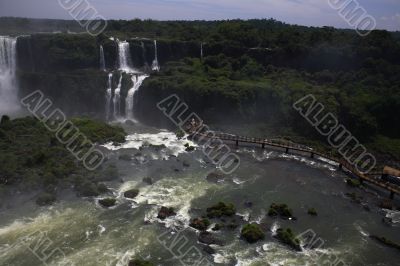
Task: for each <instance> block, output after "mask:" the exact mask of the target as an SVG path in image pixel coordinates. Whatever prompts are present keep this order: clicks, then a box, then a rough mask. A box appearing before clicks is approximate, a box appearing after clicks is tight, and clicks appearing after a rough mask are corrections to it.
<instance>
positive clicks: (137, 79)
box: [125, 75, 148, 120]
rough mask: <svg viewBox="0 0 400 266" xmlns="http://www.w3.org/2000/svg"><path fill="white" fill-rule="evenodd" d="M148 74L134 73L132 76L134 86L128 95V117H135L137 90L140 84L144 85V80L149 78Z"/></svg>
mask: <svg viewBox="0 0 400 266" xmlns="http://www.w3.org/2000/svg"><path fill="white" fill-rule="evenodd" d="M147 77H148V76H147V75H133V76H132V82H133V86H132V88H131V89H130V90H129V91H128V95H127V96H126V100H125V101H126V108H125V109H126V118H127V119H132V120H135V119H134V115H133V106H134V102H135V101H134V100H135V99H134V98H135V94H136V92H137V91H138V90H139V88H140V86H141V85H142V83H143V81H144V80H145V79H146V78H147Z"/></svg>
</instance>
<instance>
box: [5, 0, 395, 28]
mask: <svg viewBox="0 0 400 266" xmlns="http://www.w3.org/2000/svg"><path fill="white" fill-rule="evenodd" d="M59 1H60V2H63V3H71V2H78V1H87V2H89V3H90V4H91V5H92V6H93V7H94V8H95V9H96V11H97V12H98V13H99V14H100V15H101V16H103V17H105V18H106V19H134V18H141V19H148V18H150V19H156V20H220V19H236V18H241V19H250V18H274V19H277V20H279V21H283V22H286V23H290V24H298V25H306V26H334V27H338V28H351V26H350V25H349V24H348V23H347V22H346V20H345V19H343V18H342V17H341V16H340V15H339V12H338V11H337V10H335V9H333V8H332V7H331V6H330V4H329V3H330V2H337V1H352V2H353V3H358V4H359V6H360V7H362V8H364V9H365V11H366V13H367V14H368V15H371V16H372V17H373V18H374V19H375V20H376V22H377V28H379V29H387V30H392V31H394V30H399V31H400V0H0V17H1V16H13V17H29V18H52V19H72V17H71V16H70V14H69V12H68V10H65V9H63V8H62V6H61V5H60V4H59Z"/></svg>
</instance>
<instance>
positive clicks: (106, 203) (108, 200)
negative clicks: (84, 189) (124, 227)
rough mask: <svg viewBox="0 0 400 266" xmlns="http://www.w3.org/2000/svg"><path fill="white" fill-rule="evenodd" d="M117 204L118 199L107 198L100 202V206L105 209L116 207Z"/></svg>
mask: <svg viewBox="0 0 400 266" xmlns="http://www.w3.org/2000/svg"><path fill="white" fill-rule="evenodd" d="M116 203H117V200H116V199H113V198H105V199H101V200H99V204H100V205H101V206H103V207H106V208H110V207H112V206H115V204H116Z"/></svg>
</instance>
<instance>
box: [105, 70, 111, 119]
mask: <svg viewBox="0 0 400 266" xmlns="http://www.w3.org/2000/svg"><path fill="white" fill-rule="evenodd" d="M112 77H113V74H112V73H110V74H108V84H107V91H106V120H107V121H108V120H110V108H111V98H112Z"/></svg>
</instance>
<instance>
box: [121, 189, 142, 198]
mask: <svg viewBox="0 0 400 266" xmlns="http://www.w3.org/2000/svg"><path fill="white" fill-rule="evenodd" d="M137 195H139V189H136V188H134V189H130V190H127V191H125V192H124V197H125V198H128V199H134V198H136V196H137Z"/></svg>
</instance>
